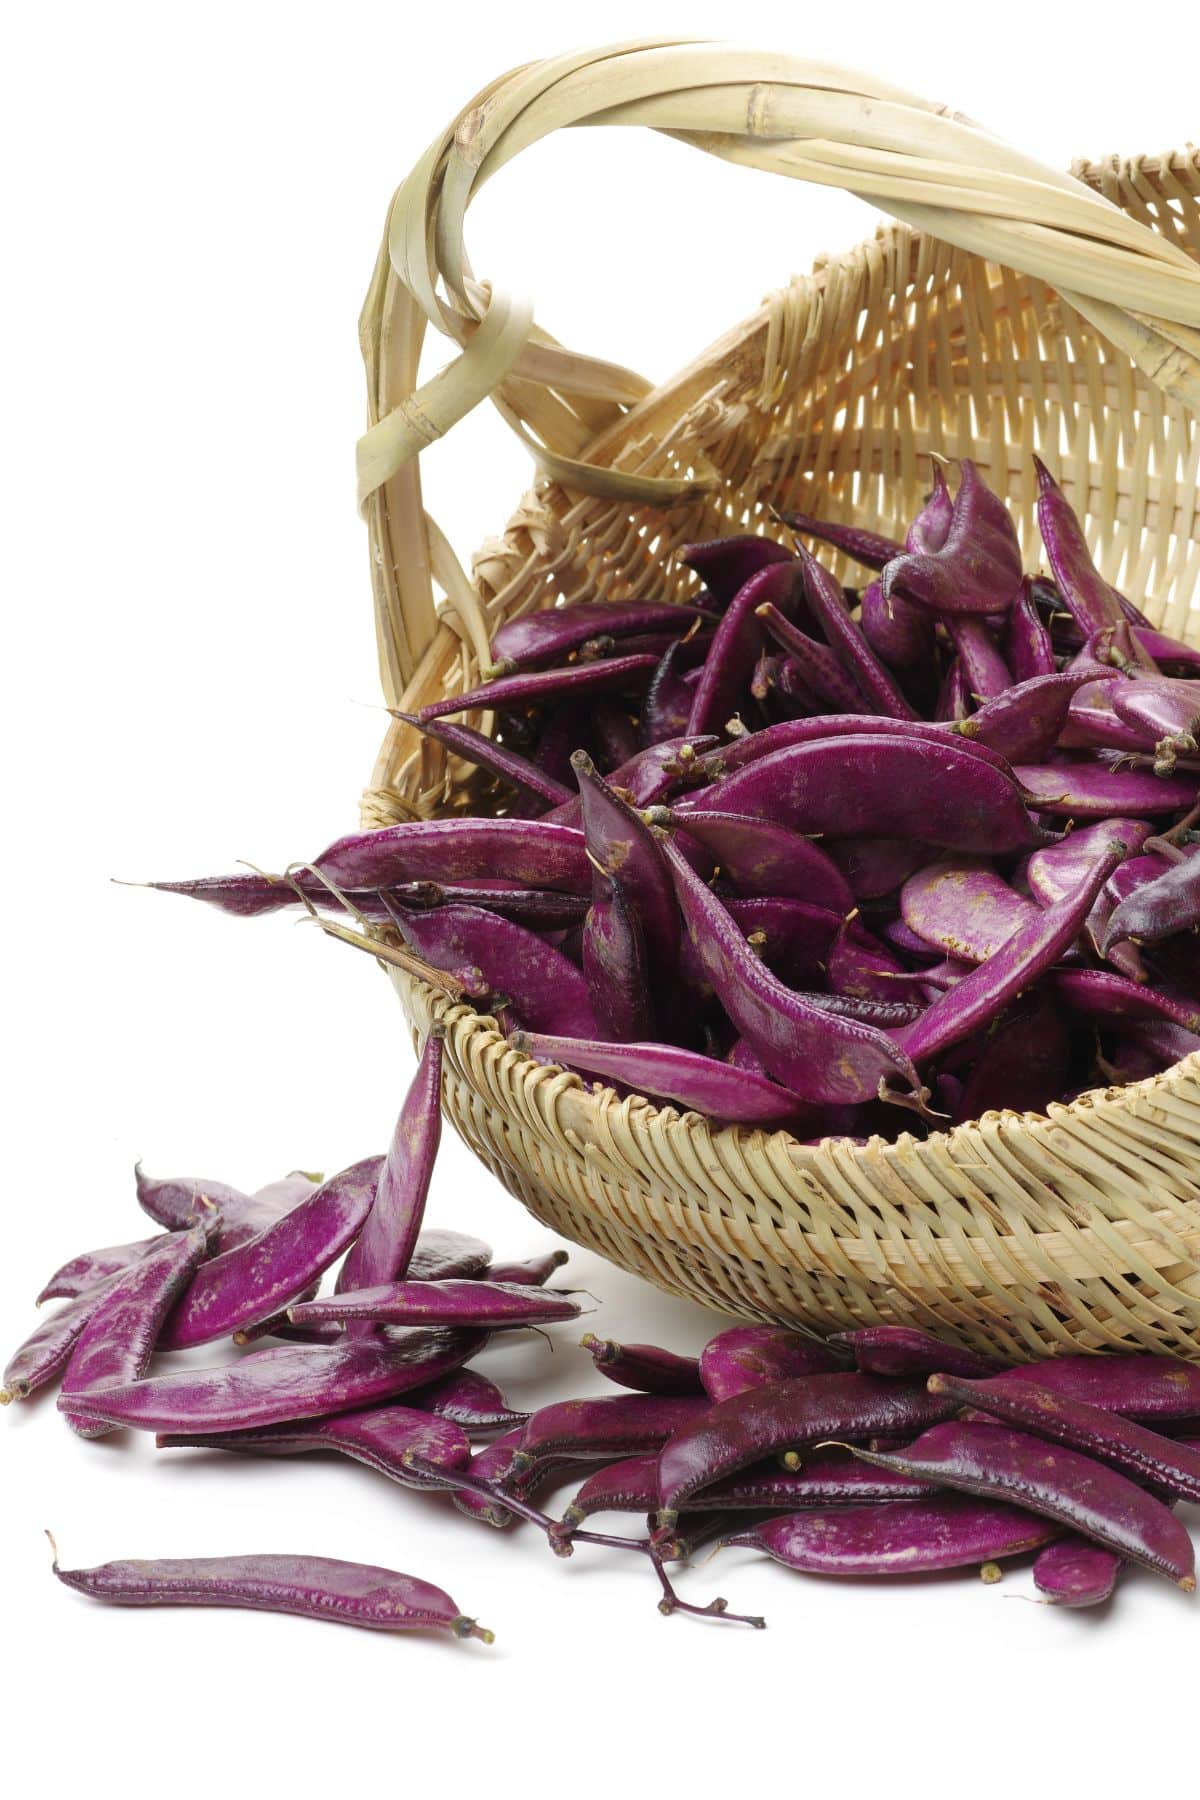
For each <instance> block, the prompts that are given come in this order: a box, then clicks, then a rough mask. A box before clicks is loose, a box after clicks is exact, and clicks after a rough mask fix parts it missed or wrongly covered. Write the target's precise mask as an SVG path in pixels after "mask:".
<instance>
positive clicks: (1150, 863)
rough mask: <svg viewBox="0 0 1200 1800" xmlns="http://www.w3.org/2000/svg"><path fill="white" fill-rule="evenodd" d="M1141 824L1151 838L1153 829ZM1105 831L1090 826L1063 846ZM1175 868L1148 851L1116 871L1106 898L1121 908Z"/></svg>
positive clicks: (1071, 837) (1031, 862)
mask: <svg viewBox="0 0 1200 1800" xmlns="http://www.w3.org/2000/svg"><path fill="white" fill-rule="evenodd" d="M1141 824H1142V830H1143V831H1144V832H1145V835H1146V837H1149V836H1150V835H1151V833H1152V831H1153V827H1152V826H1151V825H1149V824H1147V823H1146V821H1145V820H1143V821H1142V822H1141ZM1103 830H1104V826H1103V825H1090V826H1088V827H1087V828H1086V829H1085V830H1080V831H1073V832H1071V834H1070V836H1069V837H1066V838H1064V839H1063V844H1064V846H1065V845H1067V844H1073V843H1074V842H1075V840H1076V839H1077V838H1084V837H1086V836H1087V835H1088V832H1089V831H1090V832H1097V833H1099V832H1102V831H1103ZM1144 841H1145V840H1144V839H1143V842H1144ZM1038 854H1039V856H1040V854H1041V852H1040V851H1039V852H1038ZM1033 862H1034V859H1033V858H1032V857H1031V858H1030V868H1031V869H1032V867H1033ZM1174 866H1175V865H1174V863H1172V862H1168V861H1167V859H1166V857H1165V856H1159V855H1158V853H1157V852H1156V851H1154V850H1147V851H1145V852H1144V853H1143V854H1142V855H1141V856H1131V857H1130V858H1129V861H1128V862H1123V863H1122V864H1121V866H1120V868H1119V869H1114V870H1113V872H1112V874H1111V875H1110V876H1109V878H1108V881H1107V882H1106V884H1105V888H1104V892H1105V896H1106V898H1108V899H1111V900H1112V902H1113V904H1114V906H1119V905H1120V904H1121V901H1122V900H1125V899H1127V898H1128V896H1129V895H1130V894H1132V893H1134V892H1135V891H1136V890H1137V889H1138V888H1140V887H1144V886H1145V885H1146V883H1147V882H1148V881H1157V880H1158V878H1159V876H1160V875H1165V874H1166V872H1167V870H1168V869H1171V868H1174ZM1056 867H1057V865H1056Z"/></svg>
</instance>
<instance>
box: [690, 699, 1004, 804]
mask: <svg viewBox="0 0 1200 1800" xmlns="http://www.w3.org/2000/svg"><path fill="white" fill-rule="evenodd" d="M947 736H948V733H947V732H946V729H945V727H944V726H942V725H938V724H935V723H934V722H933V721H932V720H930V719H885V718H880V717H879V716H878V715H877V714H875V713H828V714H826V715H824V716H823V717H821V718H816V719H784V720H782V721H781V722H780V723H779V724H778V725H769V726H767V727H766V729H765V730H763V731H751V732H747V733H746V735H745V736H744V737H740V738H735V739H734V741H733V742H732V743H729V744H722V745H720V746H719V747H717V748H714V749H711V750H705V751H702V752H701V753H699V754H698V755H697V756H696V757H695V758H694V760H693V762H692V764H691V773H690V781H691V782H692V784H693V785H698V784H700V783H702V782H707V783H711V784H717V783H720V782H722V781H723V780H724V778H725V777H726V776H727V775H733V774H735V773H736V772H737V771H738V770H740V769H745V768H746V767H748V766H749V765H750V764H753V763H757V762H762V761H763V760H764V759H765V758H766V757H768V756H774V755H775V754H776V752H777V751H780V750H791V749H794V748H796V746H798V745H800V744H813V743H829V742H830V741H831V740H833V739H837V738H859V737H887V738H909V739H917V740H919V741H920V742H922V743H926V744H934V745H936V746H938V747H939V748H941V747H943V746H944V745H945V743H946V739H947ZM957 747H958V748H959V749H960V750H965V751H967V752H968V753H969V754H971V755H974V756H976V757H978V759H979V761H980V762H986V763H990V764H991V766H992V768H994V769H998V770H999V771H1000V772H1001V774H1006V773H1008V772H1009V771H1008V763H1007V761H1006V759H1005V758H1004V757H1003V756H1001V755H1000V754H999V752H998V751H995V750H990V749H989V748H988V746H987V745H986V744H981V743H975V742H973V740H972V739H971V738H969V737H965V736H964V737H961V738H959V739H958V740H957ZM843 751H844V753H846V754H849V753H851V752H852V747H847V746H843ZM691 803H693V802H691V800H690V797H689V799H688V800H687V801H686V802H685V801H683V800H680V801H678V802H676V804H677V805H680V806H683V805H684V804H691ZM694 804H696V805H698V806H701V807H711V806H712V805H713V804H714V802H713V801H712V800H711V799H710V798H709V797H708V796H707V795H705V796H701V797H700V798H698V799H697V800H696V801H695V802H694Z"/></svg>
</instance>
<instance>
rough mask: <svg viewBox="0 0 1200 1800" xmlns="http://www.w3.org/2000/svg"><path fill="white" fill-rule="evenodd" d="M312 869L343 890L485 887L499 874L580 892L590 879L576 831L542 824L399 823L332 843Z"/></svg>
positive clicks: (473, 821) (524, 821)
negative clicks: (416, 884)
mask: <svg viewBox="0 0 1200 1800" xmlns="http://www.w3.org/2000/svg"><path fill="white" fill-rule="evenodd" d="M316 866H317V867H318V868H319V869H320V870H321V872H322V874H324V875H325V876H327V878H328V879H329V880H330V881H332V882H334V883H335V884H336V885H337V886H338V887H340V888H343V889H347V890H349V889H356V888H389V887H394V886H395V885H396V884H397V882H402V881H437V882H456V881H488V880H490V879H491V878H492V877H493V876H494V875H495V873H496V871H497V869H503V870H504V873H505V877H506V879H507V880H509V881H517V882H520V883H522V884H523V885H524V886H527V887H535V888H566V889H567V891H568V892H569V893H572V894H586V893H587V892H588V890H589V889H590V887H591V878H592V872H591V869H590V868H589V866H588V860H587V854H586V851H585V849H584V843H583V833H582V832H581V831H575V830H572V829H571V828H570V827H569V826H565V825H558V824H554V823H552V822H550V821H548V820H546V819H473V818H451V819H413V820H406V821H405V822H404V823H403V824H401V825H385V826H384V827H383V828H382V829H381V830H378V831H360V832H352V833H351V834H350V835H349V836H348V837H342V838H338V839H337V840H336V842H334V843H332V844H330V845H329V847H328V849H327V850H324V851H322V853H321V855H320V856H319V857H318V858H317V863H316Z"/></svg>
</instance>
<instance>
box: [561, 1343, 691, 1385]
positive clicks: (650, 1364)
mask: <svg viewBox="0 0 1200 1800" xmlns="http://www.w3.org/2000/svg"><path fill="white" fill-rule="evenodd" d="M580 1342H581V1344H582V1345H583V1348H584V1349H585V1350H586V1351H587V1352H588V1353H589V1355H590V1356H591V1359H592V1361H593V1363H594V1364H595V1366H596V1368H597V1369H598V1370H599V1372H600V1374H601V1375H603V1376H604V1378H605V1380H607V1381H614V1382H616V1384H617V1386H618V1387H626V1388H633V1389H634V1390H635V1391H636V1392H637V1393H641V1394H701V1393H703V1392H704V1389H703V1387H702V1386H701V1383H700V1364H699V1361H698V1360H697V1358H696V1357H694V1356H678V1355H676V1353H675V1352H674V1351H673V1350H661V1349H660V1348H659V1347H658V1345H657V1344H618V1343H616V1342H615V1341H614V1340H613V1339H612V1338H600V1337H597V1336H596V1335H595V1333H594V1332H591V1331H589V1332H587V1333H585V1335H584V1336H583V1337H582V1338H581V1339H580Z"/></svg>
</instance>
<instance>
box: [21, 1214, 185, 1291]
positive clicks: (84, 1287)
mask: <svg viewBox="0 0 1200 1800" xmlns="http://www.w3.org/2000/svg"><path fill="white" fill-rule="evenodd" d="M162 1242H163V1234H162V1232H161V1231H156V1232H155V1233H154V1235H153V1237H147V1238H136V1239H135V1240H134V1241H133V1243H131V1244H106V1245H105V1246H104V1248H103V1249H100V1250H84V1251H82V1252H81V1253H80V1254H79V1255H78V1256H72V1257H70V1258H69V1259H68V1260H67V1261H66V1262H65V1263H63V1264H62V1265H61V1266H60V1267H59V1268H57V1269H56V1270H55V1271H54V1273H53V1275H51V1277H50V1279H49V1281H48V1282H47V1283H46V1285H45V1287H44V1288H43V1289H42V1291H41V1293H40V1294H39V1295H38V1297H37V1299H36V1300H35V1301H34V1305H35V1306H41V1305H42V1304H43V1303H44V1302H45V1301H47V1300H76V1299H78V1298H79V1296H80V1294H86V1293H87V1291H88V1289H89V1288H92V1287H95V1285H96V1283H97V1282H98V1281H106V1280H107V1279H108V1277H109V1276H110V1275H120V1274H121V1273H122V1271H123V1270H125V1269H129V1268H132V1267H133V1265H134V1263H137V1262H140V1261H141V1259H142V1257H143V1256H145V1255H146V1254H147V1252H148V1251H151V1250H157V1249H158V1247H159V1245H160V1244H162Z"/></svg>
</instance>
